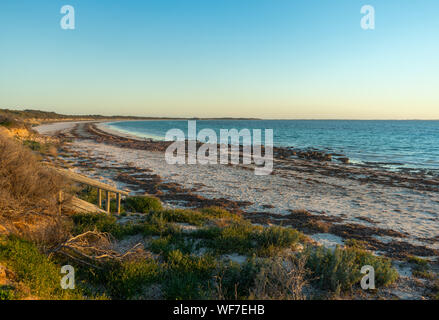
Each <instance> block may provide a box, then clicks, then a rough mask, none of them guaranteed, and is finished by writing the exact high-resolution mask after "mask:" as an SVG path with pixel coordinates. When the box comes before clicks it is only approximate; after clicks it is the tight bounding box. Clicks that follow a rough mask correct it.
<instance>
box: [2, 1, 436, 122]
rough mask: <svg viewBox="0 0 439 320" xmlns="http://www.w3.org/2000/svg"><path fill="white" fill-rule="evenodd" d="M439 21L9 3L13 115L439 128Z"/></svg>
mask: <svg viewBox="0 0 439 320" xmlns="http://www.w3.org/2000/svg"><path fill="white" fill-rule="evenodd" d="M64 5H71V6H73V7H74V9H75V29H74V30H64V29H62V28H61V26H60V21H61V18H62V17H63V16H64V15H63V14H61V13H60V10H61V7H62V6H64ZM364 5H372V6H373V7H374V8H375V29H374V30H363V29H362V28H361V25H360V21H361V19H362V17H363V14H361V12H360V10H361V8H362V6H364ZM438 12H439V1H437V0H333V1H329V0H300V1H293V0H142V1H134V0H124V1H119V0H117V1H116V0H114V1H113V0H107V1H102V0H20V1H17V0H2V1H0V108H9V109H40V110H47V111H56V112H58V113H63V114H104V115H137V116H168V117H257V118H267V119H297V118H299V119H439V90H438V88H439V19H438Z"/></svg>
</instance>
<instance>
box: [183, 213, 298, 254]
mask: <svg viewBox="0 0 439 320" xmlns="http://www.w3.org/2000/svg"><path fill="white" fill-rule="evenodd" d="M191 236H193V237H196V238H200V239H204V244H205V245H206V246H207V247H208V248H211V249H213V250H214V252H215V253H217V254H224V253H240V254H248V255H251V254H253V253H257V254H258V255H262V256H267V255H273V254H276V253H277V252H278V251H279V250H281V249H284V248H289V247H292V246H294V245H296V244H297V243H298V242H299V241H300V240H303V239H305V236H304V235H303V234H302V233H300V232H299V231H297V230H294V229H291V228H283V227H269V228H264V227H260V226H255V225H252V224H251V223H250V222H248V221H245V220H242V221H240V222H233V223H231V224H230V225H228V226H226V227H224V228H219V227H208V228H204V229H200V230H197V231H195V232H193V233H192V234H191Z"/></svg>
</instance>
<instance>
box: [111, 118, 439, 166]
mask: <svg viewBox="0 0 439 320" xmlns="http://www.w3.org/2000/svg"><path fill="white" fill-rule="evenodd" d="M108 125H109V126H110V127H111V128H112V129H113V130H118V131H121V132H125V133H130V134H133V135H136V136H138V137H143V138H153V139H164V137H165V135H166V132H167V131H168V130H170V129H173V128H178V129H181V130H183V131H184V132H185V133H186V134H187V121H184V120H178V121H167V120H164V121H123V122H113V123H109V124H108ZM204 128H210V129H213V130H215V131H216V132H217V134H218V136H219V130H220V129H232V128H235V129H238V130H240V129H243V128H247V129H273V133H274V141H273V142H274V145H275V146H282V147H294V148H298V149H308V148H315V149H318V150H323V151H327V152H331V153H341V154H344V155H346V156H348V157H349V158H350V159H351V160H352V162H354V163H360V164H361V163H363V164H371V163H373V164H377V165H381V166H383V167H385V168H414V169H421V168H422V169H434V170H435V171H436V170H439V121H372V120H371V121H360V120H359V121H357V120H198V121H197V131H199V130H201V129H204Z"/></svg>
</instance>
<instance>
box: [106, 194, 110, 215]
mask: <svg viewBox="0 0 439 320" xmlns="http://www.w3.org/2000/svg"><path fill="white" fill-rule="evenodd" d="M110 202H111V198H110V191H107V203H106V210H107V212H108V213H110Z"/></svg>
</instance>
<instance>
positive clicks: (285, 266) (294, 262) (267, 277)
mask: <svg viewBox="0 0 439 320" xmlns="http://www.w3.org/2000/svg"><path fill="white" fill-rule="evenodd" d="M305 265H306V258H305V257H297V256H295V255H292V254H285V255H283V256H279V257H276V258H274V259H273V260H272V261H270V262H269V263H267V264H266V265H265V266H263V267H262V268H261V271H260V272H259V274H258V275H257V276H256V279H255V283H254V287H253V288H252V289H251V290H250V299H255V300H305V299H306V295H305V293H304V289H305V287H306V285H307V283H308V282H307V280H306V278H307V275H308V273H309V271H308V270H307V269H306V267H305Z"/></svg>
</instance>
